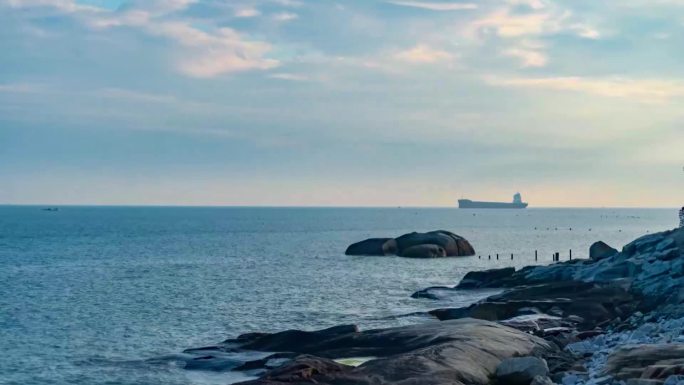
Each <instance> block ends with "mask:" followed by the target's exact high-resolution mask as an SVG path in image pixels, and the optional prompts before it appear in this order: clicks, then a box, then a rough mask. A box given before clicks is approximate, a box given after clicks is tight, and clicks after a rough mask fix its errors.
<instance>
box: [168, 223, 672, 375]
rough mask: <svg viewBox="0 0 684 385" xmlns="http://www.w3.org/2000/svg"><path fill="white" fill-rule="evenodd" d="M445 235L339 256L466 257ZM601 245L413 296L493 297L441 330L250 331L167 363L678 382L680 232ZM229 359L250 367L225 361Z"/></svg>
mask: <svg viewBox="0 0 684 385" xmlns="http://www.w3.org/2000/svg"><path fill="white" fill-rule="evenodd" d="M449 234H451V233H446V232H441V231H438V232H430V233H424V234H419V233H411V234H407V235H405V236H402V237H399V238H396V239H378V240H369V241H364V242H365V243H364V242H361V243H360V244H357V245H358V246H354V245H352V246H354V247H353V248H352V247H350V248H352V250H351V252H359V253H361V252H363V253H367V252H375V253H380V252H381V253H382V254H381V255H384V254H385V253H386V250H389V249H390V248H394V250H395V251H394V252H393V253H396V254H399V255H401V254H405V253H406V254H413V253H415V254H414V255H415V256H421V255H425V254H428V255H433V254H436V255H437V256H441V255H442V253H443V254H445V255H449V252H450V251H451V252H452V253H453V252H454V250H457V251H458V252H459V253H460V252H461V251H462V250H465V249H466V248H462V246H459V242H458V240H457V239H456V238H455V237H457V236H452V235H449ZM446 238H449V239H446ZM388 242H389V243H388ZM595 245H597V244H595ZM604 245H605V244H604ZM605 246H606V247H604V246H603V245H600V244H598V246H596V247H593V248H594V252H593V253H590V254H592V255H593V258H590V259H585V260H573V261H567V262H562V263H555V264H552V265H548V266H528V267H525V268H522V269H520V270H517V271H516V270H514V269H512V268H506V269H494V270H488V271H484V272H471V273H468V274H467V275H466V276H465V277H464V278H463V280H462V281H461V283H460V284H459V285H458V286H456V287H453V288H442V287H434V288H428V289H425V290H422V291H419V292H416V293H415V294H414V297H421V298H439V297H440V296H444V295H449V294H450V293H453V292H454V291H460V290H468V289H483V288H501V289H503V291H501V292H499V293H498V294H495V295H490V296H489V297H487V298H485V299H483V300H482V301H479V302H477V303H474V304H472V305H470V306H467V307H461V308H444V309H436V310H433V311H431V312H430V314H432V315H433V316H435V317H436V318H438V319H440V320H442V321H440V322H430V323H423V324H417V325H410V326H404V327H395V328H388V329H375V330H366V331H359V329H358V328H357V327H356V326H354V325H341V326H336V327H332V328H328V329H323V330H318V331H301V330H289V331H283V332H279V333H249V334H243V335H241V336H239V337H237V338H235V339H229V340H226V341H224V342H223V343H222V344H219V345H217V346H210V347H205V348H199V349H191V350H187V351H185V352H183V354H181V355H176V356H174V358H173V359H175V360H181V361H183V362H184V363H185V367H186V368H188V369H194V368H200V369H207V370H227V369H226V368H232V370H241V371H248V372H249V373H250V374H253V375H254V376H255V377H258V378H257V379H255V380H252V381H248V382H245V383H243V385H245V384H249V385H284V384H301V385H304V384H323V385H352V384H359V385H371V384H373V385H375V384H426V385H441V384H455V385H462V384H473V385H488V384H493V385H551V384H553V383H558V384H563V385H615V384H622V385H625V384H626V385H640V384H648V385H681V384H680V382H682V379H684V377H682V376H684V253H683V251H684V229H679V230H673V231H667V232H663V233H657V234H650V235H647V236H645V237H641V238H639V239H637V240H635V241H633V242H631V243H629V244H628V245H626V246H625V247H624V248H623V249H622V251H619V252H617V251H615V252H613V251H612V250H611V249H610V248H609V246H607V245H605ZM414 250H415V251H414ZM407 256H408V255H407ZM480 292H482V290H481V291H480ZM489 294H491V292H489ZM483 295H487V294H483ZM235 354H249V355H250V356H251V357H253V360H252V361H248V362H244V363H242V364H241V365H235V364H234V363H233V362H232V361H231V360H234V357H235ZM352 362H362V363H361V364H360V365H359V366H352V365H349V364H350V363H352Z"/></svg>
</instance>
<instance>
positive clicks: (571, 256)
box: [570, 249, 572, 261]
mask: <svg viewBox="0 0 684 385" xmlns="http://www.w3.org/2000/svg"><path fill="white" fill-rule="evenodd" d="M570 260H571V261H572V249H570Z"/></svg>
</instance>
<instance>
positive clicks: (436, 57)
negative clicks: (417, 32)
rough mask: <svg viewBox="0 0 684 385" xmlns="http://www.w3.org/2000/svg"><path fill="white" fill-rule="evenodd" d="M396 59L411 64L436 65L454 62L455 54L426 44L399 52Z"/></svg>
mask: <svg viewBox="0 0 684 385" xmlns="http://www.w3.org/2000/svg"><path fill="white" fill-rule="evenodd" d="M394 57H395V58H396V59H398V60H400V61H403V62H406V63H409V64H434V63H439V62H451V61H453V60H454V55H453V54H451V53H449V52H447V51H443V50H439V49H435V48H431V47H430V46H427V45H425V44H418V45H416V46H415V47H412V48H409V49H407V50H405V51H400V52H397V53H396V54H395V55H394Z"/></svg>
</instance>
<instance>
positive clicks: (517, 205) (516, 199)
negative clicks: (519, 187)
mask: <svg viewBox="0 0 684 385" xmlns="http://www.w3.org/2000/svg"><path fill="white" fill-rule="evenodd" d="M526 207H527V203H525V202H523V201H522V197H521V196H520V193H516V194H515V195H513V202H511V203H507V202H478V201H471V200H470V199H459V200H458V208H459V209H524V208H526Z"/></svg>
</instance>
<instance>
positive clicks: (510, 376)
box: [495, 357, 549, 385]
mask: <svg viewBox="0 0 684 385" xmlns="http://www.w3.org/2000/svg"><path fill="white" fill-rule="evenodd" d="M548 375H549V366H548V365H547V364H546V361H545V360H543V359H541V358H538V357H515V358H508V359H505V360H503V361H501V363H500V364H499V366H497V367H496V374H495V376H496V379H497V381H498V382H499V383H501V384H507V385H530V383H531V382H532V380H533V379H534V378H535V377H537V376H542V377H547V376H548Z"/></svg>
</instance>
